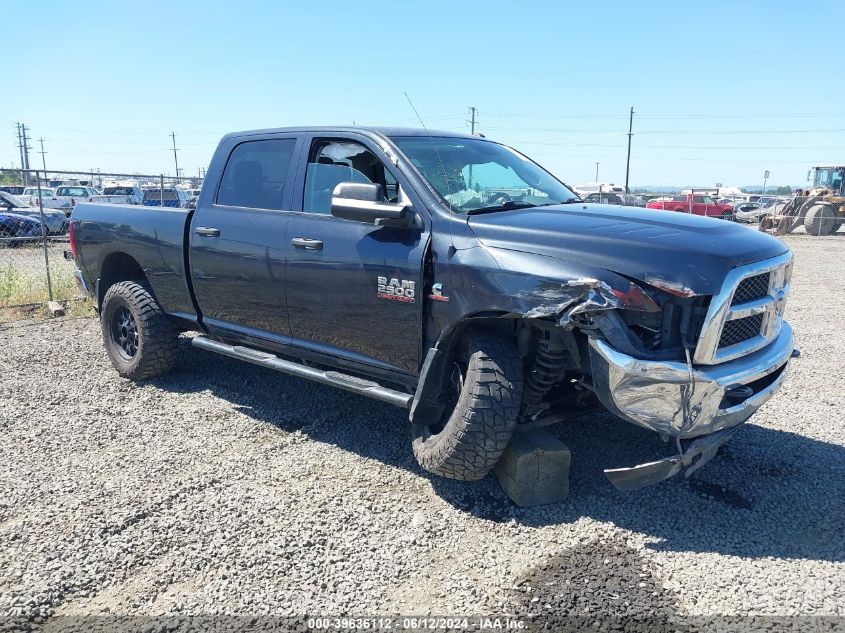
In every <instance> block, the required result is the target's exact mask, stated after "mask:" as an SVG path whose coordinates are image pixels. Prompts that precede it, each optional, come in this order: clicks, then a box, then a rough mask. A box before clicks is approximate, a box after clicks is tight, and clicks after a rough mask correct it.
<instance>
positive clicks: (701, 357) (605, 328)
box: [522, 253, 794, 490]
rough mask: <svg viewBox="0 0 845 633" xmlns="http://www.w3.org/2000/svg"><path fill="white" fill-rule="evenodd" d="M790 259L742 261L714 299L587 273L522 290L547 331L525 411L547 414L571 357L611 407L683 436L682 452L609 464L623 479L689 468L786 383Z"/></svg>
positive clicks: (625, 484) (637, 481)
mask: <svg viewBox="0 0 845 633" xmlns="http://www.w3.org/2000/svg"><path fill="white" fill-rule="evenodd" d="M791 266H792V256H791V254H790V253H787V254H785V255H783V256H780V257H776V258H773V259H772V260H766V261H764V262H760V263H757V264H752V265H748V266H743V267H740V268H737V269H736V270H734V271H732V272H731V273H730V275H729V276H728V278H727V279H726V280H725V282H724V284H723V287H722V289H721V291H720V292H719V293H718V294H716V295H715V296H704V295H697V294H696V293H695V292H694V291H693V290H691V289H689V288H680V287H677V286H676V285H673V284H672V283H671V282H667V281H663V280H660V279H657V278H650V279H649V280H648V283H647V284H644V285H643V286H640V285H638V284H637V283H634V282H632V281H630V280H625V283H622V284H620V283H615V284H614V286H617V287H613V288H612V287H611V286H610V285H609V284H607V283H606V282H604V281H599V280H596V279H589V278H581V279H575V280H572V281H569V282H566V283H559V284H547V285H545V286H543V287H541V288H535V289H532V290H531V291H528V292H529V293H530V297H527V296H523V297H522V298H523V299H529V298H530V300H531V301H532V302H533V303H534V305H533V306H532V307H531V308H530V309H527V310H526V311H525V312H524V313H523V315H522V316H523V318H524V319H527V320H530V321H531V322H532V323H533V324H535V327H537V328H538V331H539V332H540V334H539V335H534V339H532V343H531V345H523V347H524V348H530V349H531V350H532V351H531V352H530V354H529V356H531V359H532V360H531V362H529V366H530V367H531V370H530V371H529V372H528V373H527V375H526V385H525V397H524V398H525V409H524V415H525V416H528V417H529V418H532V419H533V418H536V415H537V413H536V412H537V411H540V410H542V408H543V405H542V404H541V402H542V401H543V400H544V399H545V400H548V398H547V395H548V394H549V392H550V391H551V388H552V385H553V384H554V382H555V380H556V379H559V378H560V377H561V376H562V373H561V368H562V366H563V361H562V360H561V359H563V358H564V357H567V358H570V361H569V363H568V365H567V367H566V369H567V370H568V371H569V373H570V375H571V373H572V371H573V370H575V371H576V372H577V371H579V370H580V371H583V375H582V377H581V378H580V379H579V380H578V381H577V382H578V383H579V384H580V385H581V386H583V387H587V388H589V389H590V390H591V391H592V392H593V393H594V394H595V397H596V398H597V399H598V401H599V402H600V403H601V405H602V406H603V407H604V408H606V409H608V410H609V411H610V412H612V413H614V414H615V415H616V416H618V417H620V418H622V419H623V420H626V421H628V422H631V423H633V424H637V425H638V426H641V427H643V428H646V429H649V430H651V431H654V432H656V433H658V434H660V435H661V436H663V437H665V438H670V439H674V440H675V444H676V446H677V449H678V452H677V454H676V455H673V456H670V457H668V458H666V459H662V460H658V461H655V462H650V463H647V464H641V465H638V466H634V467H631V468H616V469H608V470H606V471H605V473H606V475H607V477H608V479H609V480H610V481H611V483H613V485H614V486H616V487H617V488H620V489H625V490H630V489H635V488H639V487H642V486H645V485H649V484H653V483H656V482H658V481H662V480H663V479H666V478H668V477H671V476H673V475H675V474H677V473H678V472H680V471H682V470H686V473H687V475H689V474H690V473H692V472H694V471H695V470H697V469H698V468H700V467H701V466H703V465H704V464H705V463H706V462H707V461H709V460H710V459H711V458H712V457H713V456H714V455H715V453H716V451H717V450H718V448H719V447H720V446H721V445H722V444H724V443H725V442H727V441H728V439H729V438H730V437H731V435H732V434H733V433H734V431H735V430H736V429H737V428H738V427H739V426H740V425H741V424H742V423H744V422H745V421H746V420H748V419H749V418H750V417H751V416H752V415H753V414H754V412H755V411H757V409H758V408H760V406H762V405H763V403H765V402H766V401H767V400H769V399H770V398H771V397H772V396H773V395H774V393H775V392H776V391H777V389H778V388H779V387H780V385H781V383H782V382H783V379H784V376H785V372H786V368H787V365H788V362H789V359H790V357H791V356H792V354H793V343H794V340H793V334H792V330H791V328H790V327H789V325H788V324H787V323H785V322H784V321H783V308H784V302H785V298H786V294H787V293H788V289H789V278H790V275H791ZM617 281H618V280H617ZM626 284H627V287H626ZM643 287H644V288H645V290H644V289H643ZM540 324H542V325H540ZM552 324H553V325H552ZM535 339H536V340H535ZM572 356H575V358H574V360H572V359H571V357H572ZM555 360H557V361H558V365H557V367H555V366H554V361H555ZM556 371H557V374H555V372H556Z"/></svg>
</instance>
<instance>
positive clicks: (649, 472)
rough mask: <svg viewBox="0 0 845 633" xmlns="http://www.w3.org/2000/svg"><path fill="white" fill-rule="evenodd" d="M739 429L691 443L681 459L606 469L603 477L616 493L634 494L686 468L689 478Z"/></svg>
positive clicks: (681, 455)
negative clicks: (633, 492) (629, 492)
mask: <svg viewBox="0 0 845 633" xmlns="http://www.w3.org/2000/svg"><path fill="white" fill-rule="evenodd" d="M740 426H741V425H738V426H734V427H732V428H729V429H724V430H722V431H717V432H715V433H711V434H710V435H705V436H704V437H700V438H698V439H697V440H695V441H693V442H692V443H691V444H690V445H689V446H688V447H687V450H686V451H684V452H683V453H682V454H680V455H673V456H672V457H667V458H666V459H660V460H657V461H656V462H647V463H645V464H640V465H639V466H631V467H630V468H607V469H605V471H604V474H605V476H606V477H607V478H608V480H610V483H612V484H613V486H614V487H615V488H616V489H618V490H637V489H638V488H643V487H645V486H650V485H652V484H656V483H659V482H661V481H663V480H664V479H669V477H674V476H675V475H677V474H678V473H679V472H681V471H682V470H683V469H685V468H686V473H685V475H686V476H687V477H689V476H690V475H691V474H692V473H694V472H695V471H696V470H698V469H699V468H701V467H702V466H704V464H706V463H707V462H709V461H710V460H711V459H713V457H714V456H715V455H716V452H717V451H718V450H719V447H720V446H722V444H724V443H725V442H727V441H728V440H729V439H731V436H732V435H733V434H734V433H735V432H736V430H737V429H738V428H739V427H740Z"/></svg>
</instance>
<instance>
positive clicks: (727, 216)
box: [720, 211, 734, 222]
mask: <svg viewBox="0 0 845 633" xmlns="http://www.w3.org/2000/svg"><path fill="white" fill-rule="evenodd" d="M720 217H721V218H722V219H723V220H728V221H729V222H730V221H733V219H734V214H733V213H731V212H730V211H725V212H724V213H723V214H722V215H721V216H720Z"/></svg>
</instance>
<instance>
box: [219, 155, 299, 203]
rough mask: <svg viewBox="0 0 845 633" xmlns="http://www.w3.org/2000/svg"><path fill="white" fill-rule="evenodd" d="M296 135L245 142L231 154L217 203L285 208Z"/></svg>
mask: <svg viewBox="0 0 845 633" xmlns="http://www.w3.org/2000/svg"><path fill="white" fill-rule="evenodd" d="M295 147H296V139H292V138H291V139H273V140H266V141H248V142H246V143H241V144H240V145H238V146H237V147H235V149H233V150H232V153H231V154H230V155H229V160H228V162H227V163H226V168H225V170H224V171H223V178H222V179H221V181H220V190H219V191H218V192H217V204H222V205H226V206H232V207H248V208H251V209H281V208H282V200H283V199H284V198H283V196H284V193H285V185H286V180H287V176H288V168H289V167H290V161H291V159H292V158H293V150H294V148H295Z"/></svg>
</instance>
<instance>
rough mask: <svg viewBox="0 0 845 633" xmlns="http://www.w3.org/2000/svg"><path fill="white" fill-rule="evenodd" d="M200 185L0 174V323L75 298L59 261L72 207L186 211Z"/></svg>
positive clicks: (112, 176)
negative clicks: (88, 205) (105, 205)
mask: <svg viewBox="0 0 845 633" xmlns="http://www.w3.org/2000/svg"><path fill="white" fill-rule="evenodd" d="M200 185H201V181H200V180H198V179H196V178H184V177H180V178H176V177H173V176H164V175H162V174H158V175H156V174H119V173H106V172H91V171H89V172H74V171H49V172H43V171H40V170H19V169H16V170H10V169H0V321H8V320H14V319H16V318H20V317H22V316H27V315H29V314H32V313H34V312H37V311H38V310H40V309H43V307H44V306H45V304H47V303H48V302H50V301H57V302H61V303H63V304H64V305H65V306H68V304H70V303H73V302H75V301H78V300H80V299H81V298H82V295H81V292H80V290H79V288H78V287H77V284H76V277H75V272H76V270H75V266H74V264H73V262H72V261H71V260H69V259H67V258H66V251H68V252H69V248H70V244H69V242H70V240H69V236H68V231H69V228H70V218H71V215H72V213H73V209H74V207H75V206H76V205H77V204H79V203H94V204H102V203H111V204H127V205H133V206H135V207H137V210H138V212H139V213H143V212H144V208H145V207H149V206H168V207H188V206H190V205H191V204H193V203H194V202H195V201H196V195H197V194H198V191H199V188H200Z"/></svg>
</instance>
